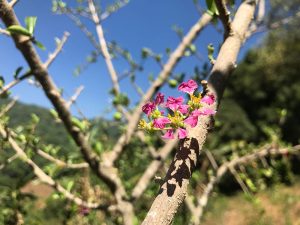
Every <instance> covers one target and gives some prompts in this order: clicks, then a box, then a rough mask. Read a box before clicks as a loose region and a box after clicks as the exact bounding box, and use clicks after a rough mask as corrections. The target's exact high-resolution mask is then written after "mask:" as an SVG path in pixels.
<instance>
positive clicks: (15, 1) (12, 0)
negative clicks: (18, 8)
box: [9, 0, 19, 7]
mask: <svg viewBox="0 0 300 225" xmlns="http://www.w3.org/2000/svg"><path fill="white" fill-rule="evenodd" d="M18 2H19V0H11V1H10V2H9V5H10V7H14V6H15V4H17V3H18Z"/></svg>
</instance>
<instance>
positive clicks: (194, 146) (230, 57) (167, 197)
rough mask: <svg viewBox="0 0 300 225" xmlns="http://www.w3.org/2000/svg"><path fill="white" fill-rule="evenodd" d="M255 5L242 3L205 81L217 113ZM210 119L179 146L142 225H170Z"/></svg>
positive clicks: (209, 126) (190, 131) (201, 122)
mask: <svg viewBox="0 0 300 225" xmlns="http://www.w3.org/2000/svg"><path fill="white" fill-rule="evenodd" d="M255 5H256V4H255V1H249V0H248V1H244V2H243V3H242V4H241V5H240V7H239V9H238V10H237V13H236V15H235V18H234V20H233V22H232V32H231V33H230V34H229V36H228V37H227V38H226V40H225V41H224V43H223V45H222V47H221V49H220V52H219V55H218V58H217V60H216V62H215V65H214V67H213V69H212V71H211V73H210V77H209V79H208V93H212V94H214V95H215V96H216V99H217V103H216V104H214V105H212V106H210V107H211V108H212V109H214V110H216V109H217V106H218V105H219V103H220V100H221V98H222V95H223V92H224V89H225V86H226V81H227V79H228V76H229V75H230V74H231V72H232V70H233V69H234V68H235V61H236V59H237V55H238V53H239V50H240V48H241V46H242V44H243V42H244V37H245V34H246V32H247V30H248V27H249V24H250V22H251V20H252V18H253V16H254V11H255ZM212 122H213V121H212V118H211V117H209V116H203V117H201V118H200V121H199V122H198V125H197V126H196V127H195V128H193V129H189V130H188V132H189V138H186V139H185V140H184V141H182V142H180V143H179V148H178V151H177V153H176V155H175V157H174V159H173V161H172V163H171V165H170V168H169V170H168V172H167V175H166V178H165V180H164V183H163V184H162V186H161V188H160V191H159V194H158V196H157V197H156V198H155V200H154V202H153V204H152V206H151V209H150V210H149V212H148V214H147V216H146V218H145V220H144V221H143V223H142V225H157V224H160V225H169V224H171V222H172V220H173V218H174V216H175V213H176V212H177V210H178V208H179V206H180V205H181V204H182V202H183V200H184V199H185V196H186V193H187V187H188V184H189V180H190V178H191V175H192V173H193V171H194V169H195V166H196V165H197V163H198V161H199V160H198V159H199V155H200V152H201V149H202V146H203V144H204V142H205V140H206V136H207V133H208V131H209V130H210V128H211V124H212Z"/></svg>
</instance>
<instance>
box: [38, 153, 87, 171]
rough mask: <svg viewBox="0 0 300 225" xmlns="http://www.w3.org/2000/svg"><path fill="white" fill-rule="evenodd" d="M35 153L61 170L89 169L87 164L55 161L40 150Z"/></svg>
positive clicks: (55, 159)
mask: <svg viewBox="0 0 300 225" xmlns="http://www.w3.org/2000/svg"><path fill="white" fill-rule="evenodd" d="M36 153H37V154H38V155H39V156H41V157H43V158H44V159H47V160H49V161H50V162H53V163H55V164H56V165H57V166H59V167H63V168H67V169H83V168H88V167H89V164H87V163H66V162H64V161H62V160H60V159H57V158H55V157H53V156H52V155H50V154H48V153H46V152H44V151H43V150H41V149H38V150H37V151H36Z"/></svg>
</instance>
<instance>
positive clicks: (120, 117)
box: [114, 112, 122, 121]
mask: <svg viewBox="0 0 300 225" xmlns="http://www.w3.org/2000/svg"><path fill="white" fill-rule="evenodd" d="M114 119H115V120H117V121H119V120H121V119H122V113H120V112H115V114H114Z"/></svg>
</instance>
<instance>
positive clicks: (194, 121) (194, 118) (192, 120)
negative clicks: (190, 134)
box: [184, 115, 198, 127]
mask: <svg viewBox="0 0 300 225" xmlns="http://www.w3.org/2000/svg"><path fill="white" fill-rule="evenodd" d="M184 123H185V124H188V125H190V126H191V127H195V126H196V125H197V123H198V116H192V115H191V116H189V117H188V118H186V119H185V120H184Z"/></svg>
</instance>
